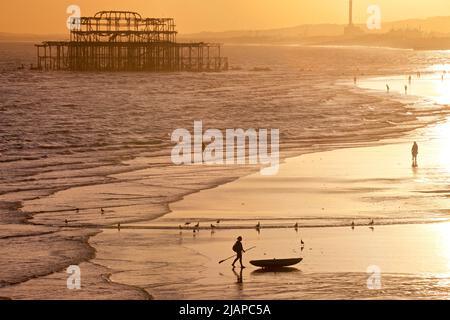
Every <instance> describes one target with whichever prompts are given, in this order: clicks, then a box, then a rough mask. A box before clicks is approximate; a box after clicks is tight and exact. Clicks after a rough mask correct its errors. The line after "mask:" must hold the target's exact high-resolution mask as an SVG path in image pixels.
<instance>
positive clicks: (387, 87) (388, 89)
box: [386, 84, 391, 93]
mask: <svg viewBox="0 0 450 320" xmlns="http://www.w3.org/2000/svg"><path fill="white" fill-rule="evenodd" d="M386 91H387V93H389V91H391V88H390V87H389V85H388V84H387V85H386Z"/></svg>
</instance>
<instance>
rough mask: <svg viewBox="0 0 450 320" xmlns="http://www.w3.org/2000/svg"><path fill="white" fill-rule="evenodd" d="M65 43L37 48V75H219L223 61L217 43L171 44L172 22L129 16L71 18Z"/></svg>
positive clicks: (225, 61) (122, 13)
mask: <svg viewBox="0 0 450 320" xmlns="http://www.w3.org/2000/svg"><path fill="white" fill-rule="evenodd" d="M72 19H73V20H72V26H71V28H70V29H71V30H70V40H67V41H45V42H43V43H41V44H38V45H36V47H37V69H38V70H47V71H48V70H52V71H53V70H68V71H149V72H178V71H193V72H207V71H215V72H218V71H224V70H228V59H227V58H225V57H222V56H221V45H220V44H217V43H204V42H185V43H179V42H177V41H176V36H177V33H178V32H177V31H176V29H175V22H174V19H172V18H142V16H141V15H140V14H139V13H136V12H129V11H101V12H98V13H96V14H95V16H94V17H81V18H72Z"/></svg>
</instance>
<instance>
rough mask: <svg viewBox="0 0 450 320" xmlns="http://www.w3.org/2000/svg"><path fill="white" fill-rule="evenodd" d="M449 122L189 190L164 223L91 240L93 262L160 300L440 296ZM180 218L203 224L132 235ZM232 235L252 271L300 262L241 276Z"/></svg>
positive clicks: (448, 259)
mask: <svg viewBox="0 0 450 320" xmlns="http://www.w3.org/2000/svg"><path fill="white" fill-rule="evenodd" d="M449 127H450V122H443V123H440V124H437V125H434V126H432V127H428V128H424V129H421V130H418V131H416V132H414V133H412V134H411V135H409V136H407V137H405V138H402V139H396V140H395V141H384V142H382V143H381V144H377V145H374V146H366V147H354V148H345V149H339V150H334V151H327V152H319V153H313V154H307V155H303V156H300V157H296V158H291V159H288V160H287V161H286V162H285V163H284V164H283V165H282V166H281V168H280V173H279V174H278V175H277V176H274V177H262V176H260V175H259V174H254V175H250V176H246V177H243V178H240V179H238V180H237V181H234V182H231V183H228V184H226V185H222V186H219V187H217V188H214V189H210V190H204V191H201V192H199V193H196V194H192V195H189V196H187V197H185V198H184V199H183V200H181V201H179V202H176V203H174V204H172V205H171V209H172V212H171V213H170V214H168V215H166V216H164V217H163V218H160V219H158V220H156V221H155V220H153V221H151V222H147V223H140V224H131V225H128V226H127V227H130V228H131V229H123V230H122V231H121V232H117V231H116V230H105V231H104V232H103V233H101V234H99V235H98V236H96V237H94V238H93V239H92V241H91V243H92V245H93V246H94V247H96V248H97V257H96V259H95V260H94V261H96V262H97V263H99V264H101V265H106V266H108V267H109V268H110V269H111V270H115V271H117V272H113V276H112V280H113V281H115V282H118V283H126V284H129V285H133V286H138V287H140V288H144V289H145V290H147V291H148V292H149V293H151V294H153V295H154V296H155V298H156V299H173V298H176V299H322V298H330V299H366V298H379V299H386V298H413V299H425V298H432V299H433V298H436V299H446V298H448V297H449V296H450V291H449V290H448V283H450V273H449V269H450V247H449V244H450V238H449V236H448V234H449V233H448V230H449V228H450V223H448V222H440V223H437V222H439V221H446V220H448V214H449V208H450V206H449V205H450V200H449V195H450V191H449V189H448V185H449V182H450V179H449V174H450V170H449V167H448V163H450V158H449V155H450V154H449V152H448V150H449V148H446V146H448V140H447V137H448V135H447V134H446V133H447V130H448V128H449ZM413 140H417V141H418V143H419V145H420V147H421V149H420V150H421V151H420V154H421V156H420V160H419V168H412V167H411V163H410V155H409V152H410V144H411V141H413ZM380 155H382V156H380ZM219 218H220V219H222V221H221V223H220V224H219V225H218V228H217V229H216V230H214V231H212V230H209V225H210V224H211V223H213V224H215V225H217V224H216V223H215V221H216V220H217V219H219ZM372 218H373V219H374V220H375V227H374V229H373V230H372V229H370V228H369V226H368V223H369V222H370V219H372ZM185 221H191V222H195V223H196V222H197V221H200V223H201V226H203V228H204V229H202V230H201V231H200V232H199V233H196V234H193V232H192V230H187V229H184V230H182V231H175V230H154V229H148V230H145V229H136V228H146V227H148V228H161V229H164V228H166V227H167V228H171V227H176V226H177V225H179V224H182V225H183V224H184V222H185ZM352 221H355V222H356V225H357V226H356V228H355V229H354V230H352V229H351V228H350V224H351V222H352ZM257 222H261V225H262V229H261V230H260V232H257V230H255V229H254V227H253V226H254V225H256V223H257ZM294 223H298V224H299V225H300V228H299V230H298V231H295V229H294V228H293V224H294ZM343 226H345V227H343ZM238 235H242V236H243V237H244V239H245V244H246V247H251V246H255V245H256V246H257V248H256V249H255V250H252V251H251V252H249V253H248V255H246V264H247V265H248V260H250V259H267V258H287V257H303V258H304V260H303V262H302V263H301V264H300V265H298V266H296V267H295V268H293V269H289V270H287V272H282V273H265V272H261V271H259V270H257V268H254V267H252V266H249V265H248V266H249V268H247V269H245V270H244V271H243V272H242V275H241V274H240V273H239V272H240V271H239V270H234V271H233V270H231V268H230V266H229V264H230V263H225V264H222V265H219V264H218V261H219V260H221V259H223V258H225V257H227V256H228V255H230V254H232V252H231V249H230V248H231V246H232V244H233V241H234V239H235V238H236V237H237V236H238ZM300 240H303V241H304V242H305V243H306V245H305V247H304V249H303V250H301V246H300ZM371 266H376V268H379V269H380V270H381V273H382V274H381V277H382V288H381V289H380V290H370V289H368V287H367V279H368V278H369V277H370V274H368V273H367V268H369V267H371ZM241 276H242V278H241Z"/></svg>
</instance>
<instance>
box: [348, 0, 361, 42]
mask: <svg viewBox="0 0 450 320" xmlns="http://www.w3.org/2000/svg"><path fill="white" fill-rule="evenodd" d="M363 33H364V32H363V31H362V30H361V29H360V28H358V27H357V26H355V25H354V24H353V0H349V4H348V26H346V27H345V30H344V34H345V35H346V36H355V35H360V34H363Z"/></svg>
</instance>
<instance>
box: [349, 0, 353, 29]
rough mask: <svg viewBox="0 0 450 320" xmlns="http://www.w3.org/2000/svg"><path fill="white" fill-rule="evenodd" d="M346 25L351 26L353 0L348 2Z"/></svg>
mask: <svg viewBox="0 0 450 320" xmlns="http://www.w3.org/2000/svg"><path fill="white" fill-rule="evenodd" d="M348 25H349V26H352V25H353V0H350V1H349V4H348Z"/></svg>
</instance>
